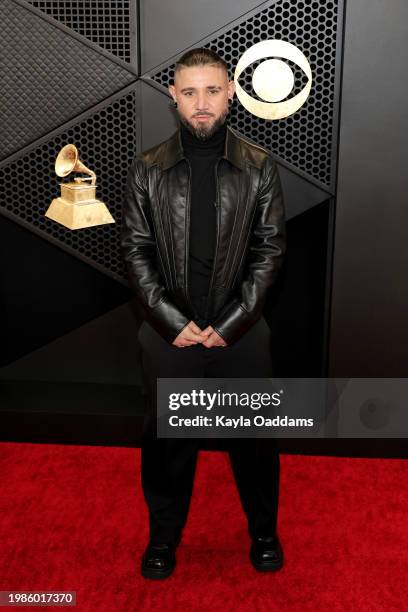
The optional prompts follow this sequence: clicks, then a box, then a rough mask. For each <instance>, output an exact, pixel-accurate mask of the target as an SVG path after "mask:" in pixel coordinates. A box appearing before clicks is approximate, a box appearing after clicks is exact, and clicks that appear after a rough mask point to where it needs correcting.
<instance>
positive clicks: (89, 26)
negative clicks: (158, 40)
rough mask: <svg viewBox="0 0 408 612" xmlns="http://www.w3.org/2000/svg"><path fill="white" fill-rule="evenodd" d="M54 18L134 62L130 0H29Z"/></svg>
mask: <svg viewBox="0 0 408 612" xmlns="http://www.w3.org/2000/svg"><path fill="white" fill-rule="evenodd" d="M28 2H30V4H32V5H33V6H35V7H37V8H39V9H41V10H42V11H44V13H47V14H48V15H50V16H51V17H53V18H54V19H57V20H58V21H61V22H62V23H63V24H65V25H66V26H68V27H69V28H72V29H73V30H75V32H78V34H82V36H86V38H89V40H92V41H93V42H94V43H96V44H97V45H99V46H100V47H102V48H103V49H106V50H107V51H110V52H111V53H113V54H114V55H116V56H117V57H120V58H121V59H123V60H124V61H128V62H129V61H130V46H131V43H130V7H129V0H58V1H57V2H55V0H54V1H53V0H28Z"/></svg>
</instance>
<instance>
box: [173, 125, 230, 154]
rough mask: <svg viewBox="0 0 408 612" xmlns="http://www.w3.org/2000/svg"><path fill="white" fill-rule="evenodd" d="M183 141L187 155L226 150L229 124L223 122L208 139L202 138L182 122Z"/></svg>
mask: <svg viewBox="0 0 408 612" xmlns="http://www.w3.org/2000/svg"><path fill="white" fill-rule="evenodd" d="M180 133H181V142H182V145H183V149H184V152H185V154H186V155H188V154H195V155H211V154H213V153H214V152H216V153H220V154H221V153H222V152H223V151H224V143H225V136H226V133H227V126H226V124H225V123H223V124H222V125H221V126H220V127H219V128H218V130H217V131H216V132H215V133H214V134H213V135H212V136H211V137H210V138H208V139H207V140H200V139H199V138H197V137H196V136H194V134H192V133H191V132H190V130H189V129H188V128H186V126H185V125H184V124H183V123H181V122H180Z"/></svg>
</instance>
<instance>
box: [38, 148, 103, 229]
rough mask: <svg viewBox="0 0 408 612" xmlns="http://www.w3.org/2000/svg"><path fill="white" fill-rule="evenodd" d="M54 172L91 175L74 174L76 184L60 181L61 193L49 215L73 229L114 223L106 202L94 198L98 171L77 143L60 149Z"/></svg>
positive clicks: (50, 217) (49, 209)
mask: <svg viewBox="0 0 408 612" xmlns="http://www.w3.org/2000/svg"><path fill="white" fill-rule="evenodd" d="M55 172H56V174H57V175H58V176H61V177H64V176H68V174H70V173H71V172H82V173H84V174H89V175H90V176H87V177H83V178H79V177H75V178H74V182H73V183H60V187H61V196H60V197H59V198H55V199H54V200H53V201H52V202H51V204H50V207H49V208H48V210H47V212H46V213H45V216H46V217H48V218H49V219H52V220H53V221H57V223H61V225H64V226H65V227H68V228H69V229H72V230H74V229H82V228H84V227H92V226H94V225H104V224H105V223H115V220H114V218H113V217H112V215H111V214H110V212H109V210H108V209H107V207H106V205H105V204H104V203H103V202H101V201H100V200H97V199H96V198H95V195H96V184H95V183H96V174H95V172H93V171H92V170H89V168H87V167H86V166H85V165H84V164H83V163H82V162H81V161H80V160H79V157H78V149H77V148H76V146H75V145H74V144H67V145H65V147H63V148H62V149H61V151H60V152H59V154H58V157H57V159H56V160H55ZM87 181H90V182H91V183H90V184H88V183H87Z"/></svg>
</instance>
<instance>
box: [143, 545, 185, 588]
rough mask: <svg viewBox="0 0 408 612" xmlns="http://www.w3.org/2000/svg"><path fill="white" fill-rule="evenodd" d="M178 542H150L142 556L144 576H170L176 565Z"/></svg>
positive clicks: (157, 577) (156, 577)
mask: <svg viewBox="0 0 408 612" xmlns="http://www.w3.org/2000/svg"><path fill="white" fill-rule="evenodd" d="M176 547H177V545H176V544H173V543H170V544H152V543H150V542H149V544H148V546H147V548H146V550H145V551H144V553H143V556H142V568H141V573H142V576H143V577H144V578H153V579H159V580H160V578H168V577H169V576H170V574H172V573H173V570H174V568H175V567H176Z"/></svg>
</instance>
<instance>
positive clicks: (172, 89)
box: [168, 85, 177, 102]
mask: <svg viewBox="0 0 408 612" xmlns="http://www.w3.org/2000/svg"><path fill="white" fill-rule="evenodd" d="M168 89H169V92H170V95H171V97H172V98H173V100H174V101H175V102H177V100H176V88H175V87H174V85H169V87H168Z"/></svg>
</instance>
